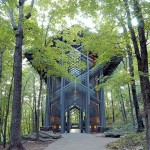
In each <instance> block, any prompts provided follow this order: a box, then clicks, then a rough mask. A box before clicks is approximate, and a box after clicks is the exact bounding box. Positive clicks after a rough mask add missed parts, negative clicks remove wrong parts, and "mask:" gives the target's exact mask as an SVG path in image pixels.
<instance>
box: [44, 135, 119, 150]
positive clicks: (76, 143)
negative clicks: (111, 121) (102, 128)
mask: <svg viewBox="0 0 150 150" xmlns="http://www.w3.org/2000/svg"><path fill="white" fill-rule="evenodd" d="M62 136H63V137H62V138H61V139H58V140H57V141H56V142H54V143H52V144H50V145H49V146H48V147H47V148H46V149H45V150H106V148H105V145H106V144H107V143H110V142H113V141H115V140H117V139H115V138H105V137H101V134H86V133H65V134H63V135H62Z"/></svg>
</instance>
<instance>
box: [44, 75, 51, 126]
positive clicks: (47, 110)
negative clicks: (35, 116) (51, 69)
mask: <svg viewBox="0 0 150 150" xmlns="http://www.w3.org/2000/svg"><path fill="white" fill-rule="evenodd" d="M50 86H51V85H50V77H47V93H46V94H47V95H46V112H45V122H44V126H45V127H49V126H50V115H51V114H50V94H51V91H50Z"/></svg>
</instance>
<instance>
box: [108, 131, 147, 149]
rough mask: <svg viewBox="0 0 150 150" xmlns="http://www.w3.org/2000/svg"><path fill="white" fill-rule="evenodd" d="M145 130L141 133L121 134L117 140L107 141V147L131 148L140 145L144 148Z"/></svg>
mask: <svg viewBox="0 0 150 150" xmlns="http://www.w3.org/2000/svg"><path fill="white" fill-rule="evenodd" d="M145 144H146V141H145V132H141V133H129V134H126V135H125V136H123V137H122V138H121V139H119V140H118V141H115V142H112V143H109V144H108V145H107V148H109V149H117V150H119V149H129V150H133V149H135V148H136V147H138V146H142V147H143V148H144V149H145Z"/></svg>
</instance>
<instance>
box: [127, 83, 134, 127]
mask: <svg viewBox="0 0 150 150" xmlns="http://www.w3.org/2000/svg"><path fill="white" fill-rule="evenodd" d="M128 93H129V101H130V110H131V119H132V124H133V128H135V120H134V115H133V104H132V98H131V90H130V85H129V84H128Z"/></svg>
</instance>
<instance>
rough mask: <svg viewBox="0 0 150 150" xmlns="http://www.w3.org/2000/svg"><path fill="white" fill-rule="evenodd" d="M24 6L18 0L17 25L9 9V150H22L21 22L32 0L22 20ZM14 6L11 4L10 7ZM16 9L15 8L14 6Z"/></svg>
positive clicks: (29, 14)
mask: <svg viewBox="0 0 150 150" xmlns="http://www.w3.org/2000/svg"><path fill="white" fill-rule="evenodd" d="M24 4H25V0H19V1H18V5H17V8H18V9H19V14H18V18H19V19H18V25H17V26H16V24H15V22H14V16H13V9H12V8H9V12H10V19H11V24H12V27H13V29H14V30H15V31H16V34H15V36H16V43H15V53H14V89H13V104H12V122H11V141H10V146H9V148H8V149H9V150H11V149H20V150H21V149H24V147H23V146H22V144H21V135H20V131H21V130H20V128H21V88H22V45H23V20H24V19H25V18H26V19H29V18H30V16H31V12H32V8H33V4H34V0H32V2H31V9H30V12H29V13H28V14H27V15H26V16H25V18H24V12H23V10H24ZM12 5H15V2H12V3H11V4H10V6H12ZM15 7H16V6H15Z"/></svg>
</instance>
